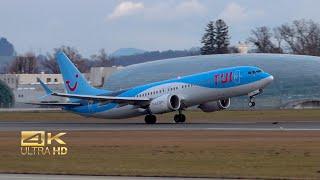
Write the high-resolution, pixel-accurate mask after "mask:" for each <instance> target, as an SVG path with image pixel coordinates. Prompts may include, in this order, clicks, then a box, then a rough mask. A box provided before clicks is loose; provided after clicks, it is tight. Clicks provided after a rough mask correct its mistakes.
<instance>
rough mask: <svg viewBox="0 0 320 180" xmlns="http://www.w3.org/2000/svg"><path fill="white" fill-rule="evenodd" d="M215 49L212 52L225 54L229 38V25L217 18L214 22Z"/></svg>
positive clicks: (227, 51)
mask: <svg viewBox="0 0 320 180" xmlns="http://www.w3.org/2000/svg"><path fill="white" fill-rule="evenodd" d="M215 27H216V28H215V36H216V37H215V46H214V47H215V51H214V54H226V53H229V50H228V46H229V44H230V42H229V40H230V37H229V30H228V29H229V27H228V26H227V24H226V23H225V22H224V21H223V20H222V19H218V20H217V21H216V23H215Z"/></svg>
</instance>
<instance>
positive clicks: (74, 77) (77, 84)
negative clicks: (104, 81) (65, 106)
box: [56, 52, 106, 95]
mask: <svg viewBox="0 0 320 180" xmlns="http://www.w3.org/2000/svg"><path fill="white" fill-rule="evenodd" d="M56 58H57V62H58V65H59V68H60V72H61V74H62V77H63V80H64V85H65V88H66V90H67V93H68V94H85V95H97V94H100V93H104V92H106V91H104V90H100V89H96V88H94V87H92V86H91V85H90V84H89V83H88V82H87V80H86V79H85V78H84V77H83V75H82V74H81V73H80V71H79V70H78V69H77V68H76V66H75V65H74V64H73V63H72V62H71V60H70V59H69V58H68V57H67V56H66V55H65V54H64V53H63V52H58V53H57V54H56Z"/></svg>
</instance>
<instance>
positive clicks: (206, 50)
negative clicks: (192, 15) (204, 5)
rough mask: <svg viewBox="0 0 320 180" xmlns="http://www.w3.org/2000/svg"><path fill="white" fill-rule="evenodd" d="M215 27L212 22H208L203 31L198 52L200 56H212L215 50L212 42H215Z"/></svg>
mask: <svg viewBox="0 0 320 180" xmlns="http://www.w3.org/2000/svg"><path fill="white" fill-rule="evenodd" d="M214 29H215V27H214V24H213V21H210V22H209V23H208V25H207V27H206V29H205V31H206V32H205V33H204V35H203V36H202V40H201V43H202V44H203V46H202V47H201V49H200V51H201V54H202V55H207V54H214V52H215V48H214V41H215V31H214Z"/></svg>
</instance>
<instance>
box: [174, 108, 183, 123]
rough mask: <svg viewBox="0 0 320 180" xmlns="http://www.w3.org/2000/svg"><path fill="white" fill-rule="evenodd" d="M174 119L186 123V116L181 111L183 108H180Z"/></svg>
mask: <svg viewBox="0 0 320 180" xmlns="http://www.w3.org/2000/svg"><path fill="white" fill-rule="evenodd" d="M174 121H175V122H176V123H184V122H185V121H186V116H185V115H184V114H182V113H181V110H179V114H176V115H174Z"/></svg>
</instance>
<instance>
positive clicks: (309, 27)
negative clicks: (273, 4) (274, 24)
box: [277, 19, 320, 56]
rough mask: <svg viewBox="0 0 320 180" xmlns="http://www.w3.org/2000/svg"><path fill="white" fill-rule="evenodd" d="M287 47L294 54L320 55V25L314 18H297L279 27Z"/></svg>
mask: <svg viewBox="0 0 320 180" xmlns="http://www.w3.org/2000/svg"><path fill="white" fill-rule="evenodd" d="M277 31H278V33H279V35H280V36H281V38H282V39H283V40H284V42H285V43H286V48H287V49H289V51H291V52H292V53H294V54H305V55H314V56H320V26H319V24H318V23H315V22H314V21H312V20H304V19H303V20H295V21H293V23H292V24H283V25H281V26H280V27H278V28H277Z"/></svg>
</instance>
